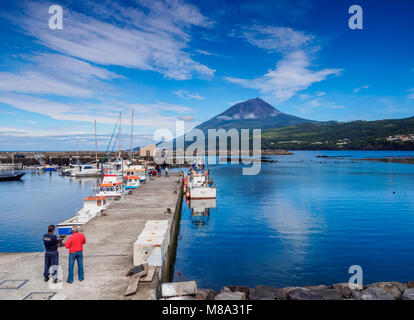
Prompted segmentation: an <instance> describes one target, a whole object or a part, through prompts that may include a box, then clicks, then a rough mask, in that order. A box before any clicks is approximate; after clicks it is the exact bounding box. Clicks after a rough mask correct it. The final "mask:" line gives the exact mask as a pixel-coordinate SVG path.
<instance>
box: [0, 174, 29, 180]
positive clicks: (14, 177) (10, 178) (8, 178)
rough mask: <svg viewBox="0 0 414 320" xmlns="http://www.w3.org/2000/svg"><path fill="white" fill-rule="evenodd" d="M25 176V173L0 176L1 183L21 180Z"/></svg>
mask: <svg viewBox="0 0 414 320" xmlns="http://www.w3.org/2000/svg"><path fill="white" fill-rule="evenodd" d="M23 176H24V173H19V174H10V175H6V176H0V181H16V180H20V178H21V177H23Z"/></svg>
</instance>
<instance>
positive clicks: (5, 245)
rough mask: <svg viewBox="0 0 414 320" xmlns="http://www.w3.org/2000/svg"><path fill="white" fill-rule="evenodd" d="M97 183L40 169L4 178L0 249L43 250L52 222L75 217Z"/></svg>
mask: <svg viewBox="0 0 414 320" xmlns="http://www.w3.org/2000/svg"><path fill="white" fill-rule="evenodd" d="M95 183H96V179H90V178H86V179H73V178H69V177H61V176H59V175H58V174H57V173H56V172H53V173H52V172H46V173H44V172H39V171H36V170H33V171H26V174H25V175H24V176H23V177H22V180H21V181H6V182H0V252H28V251H43V250H44V247H43V240H42V236H43V234H44V233H46V232H47V227H48V225H49V224H57V223H58V222H61V221H63V220H65V219H68V218H70V217H73V216H74V215H75V211H76V209H80V208H81V207H82V206H83V200H82V199H83V198H85V197H86V196H89V195H91V193H92V189H91V188H92V184H95Z"/></svg>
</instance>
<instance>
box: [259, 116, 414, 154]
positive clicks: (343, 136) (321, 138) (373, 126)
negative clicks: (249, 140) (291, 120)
mask: <svg viewBox="0 0 414 320" xmlns="http://www.w3.org/2000/svg"><path fill="white" fill-rule="evenodd" d="M399 135H404V136H402V137H401V136H399ZM406 135H408V136H406ZM410 135H411V136H410ZM390 136H392V137H393V139H394V140H390V139H388V140H387V138H388V137H390ZM398 136H399V137H398ZM404 140H408V141H404ZM262 148H263V149H291V150H295V149H296V150H298V149H313V150H323V149H337V150H341V149H347V150H353V149H357V150H414V117H411V118H406V119H395V120H378V121H352V122H346V123H343V122H320V123H303V124H300V125H296V126H289V127H282V128H275V129H270V130H265V131H264V132H263V133H262Z"/></svg>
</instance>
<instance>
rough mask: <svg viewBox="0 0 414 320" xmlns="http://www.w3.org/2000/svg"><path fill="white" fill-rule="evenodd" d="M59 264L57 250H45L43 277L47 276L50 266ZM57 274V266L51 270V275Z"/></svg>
mask: <svg viewBox="0 0 414 320" xmlns="http://www.w3.org/2000/svg"><path fill="white" fill-rule="evenodd" d="M57 265H59V252H57V251H46V253H45V270H44V272H43V275H44V277H45V278H49V271H51V270H50V267H51V266H57ZM56 274H57V268H56V270H53V274H52V276H55V275H56Z"/></svg>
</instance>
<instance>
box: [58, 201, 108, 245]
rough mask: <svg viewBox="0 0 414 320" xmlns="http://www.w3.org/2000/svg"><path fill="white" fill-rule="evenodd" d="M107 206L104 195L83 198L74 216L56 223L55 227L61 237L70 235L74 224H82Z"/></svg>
mask: <svg viewBox="0 0 414 320" xmlns="http://www.w3.org/2000/svg"><path fill="white" fill-rule="evenodd" d="M107 207H108V202H107V199H106V197H96V196H91V197H87V198H85V199H83V208H82V209H81V210H79V211H78V212H77V214H76V215H75V216H74V217H72V218H70V219H67V220H65V221H63V222H61V223H58V225H57V229H58V232H59V235H60V236H61V237H62V236H68V235H70V233H71V231H72V228H73V227H74V226H83V225H84V224H85V223H87V222H89V221H90V220H92V219H93V218H95V217H96V216H97V215H98V214H100V213H101V212H102V211H103V210H105V209H106V208H107Z"/></svg>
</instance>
